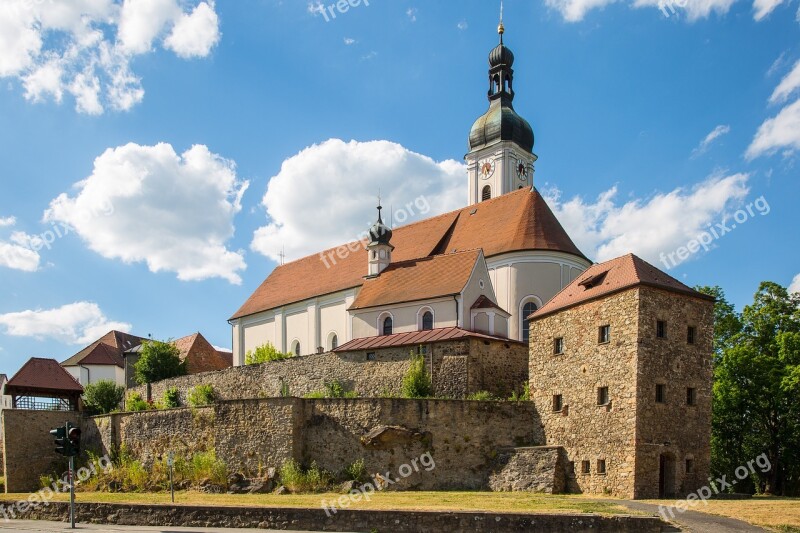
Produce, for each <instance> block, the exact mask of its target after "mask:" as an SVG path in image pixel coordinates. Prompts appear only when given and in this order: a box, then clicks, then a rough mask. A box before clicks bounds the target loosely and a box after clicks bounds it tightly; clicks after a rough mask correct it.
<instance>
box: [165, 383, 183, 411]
mask: <svg viewBox="0 0 800 533" xmlns="http://www.w3.org/2000/svg"><path fill="white" fill-rule="evenodd" d="M161 406H162V407H163V408H164V409H174V408H176V407H180V406H181V400H180V392H178V388H177V387H170V388H168V389H167V390H165V391H164V396H163V397H162V398H161Z"/></svg>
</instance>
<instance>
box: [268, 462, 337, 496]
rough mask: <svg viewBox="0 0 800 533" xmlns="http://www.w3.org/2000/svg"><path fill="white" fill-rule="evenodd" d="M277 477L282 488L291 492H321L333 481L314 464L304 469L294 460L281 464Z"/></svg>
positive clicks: (330, 476) (328, 474) (329, 475)
mask: <svg viewBox="0 0 800 533" xmlns="http://www.w3.org/2000/svg"><path fill="white" fill-rule="evenodd" d="M279 477H280V480H281V483H282V484H283V486H284V487H286V488H287V489H289V490H290V491H291V492H323V491H325V490H326V489H328V488H329V487H330V484H331V482H332V480H333V476H332V475H331V474H330V473H329V472H326V471H324V470H322V469H321V468H320V467H319V466H318V465H317V463H316V462H313V463H311V466H310V467H309V468H308V469H304V468H303V467H302V466H300V464H299V463H297V462H296V461H294V460H289V461H287V462H285V463H283V466H281V469H280V473H279Z"/></svg>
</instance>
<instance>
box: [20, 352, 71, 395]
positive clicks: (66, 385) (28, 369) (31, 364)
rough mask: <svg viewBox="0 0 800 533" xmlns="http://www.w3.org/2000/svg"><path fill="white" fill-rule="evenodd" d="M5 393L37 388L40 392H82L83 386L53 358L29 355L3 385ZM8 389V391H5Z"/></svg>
mask: <svg viewBox="0 0 800 533" xmlns="http://www.w3.org/2000/svg"><path fill="white" fill-rule="evenodd" d="M5 389H6V390H5V391H4V392H5V393H6V394H12V393H13V389H22V390H27V391H30V390H39V391H42V392H54V393H59V392H64V393H82V392H83V387H81V384H80V383H78V381H77V380H76V379H75V378H74V377H72V375H71V374H70V373H69V372H67V371H66V370H64V367H62V366H61V365H59V364H58V361H56V360H55V359H43V358H40V357H31V358H30V359H29V360H28V362H27V363H25V364H24V365H22V368H20V369H19V371H18V372H17V373H16V374H14V377H12V378H11V379H10V380H9V381H8V383H6V385H5ZM6 391H9V392H6Z"/></svg>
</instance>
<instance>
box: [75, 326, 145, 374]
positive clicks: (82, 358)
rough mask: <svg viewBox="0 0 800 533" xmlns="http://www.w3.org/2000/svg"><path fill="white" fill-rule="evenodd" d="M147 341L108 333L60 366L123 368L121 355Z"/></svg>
mask: <svg viewBox="0 0 800 533" xmlns="http://www.w3.org/2000/svg"><path fill="white" fill-rule="evenodd" d="M144 340H147V339H144V338H142V337H137V336H136V335H131V334H129V333H123V332H121V331H109V332H108V333H106V334H105V335H103V336H102V337H100V338H99V339H97V340H96V341H94V342H93V343H92V344H90V345H89V346H87V347H86V348H84V349H82V350H81V351H79V352H78V353H76V354H75V355H73V356H72V357H70V358H69V359H67V360H66V361H64V362H62V363H61V365H62V366H77V365H116V366H118V367H121V368H124V367H125V361H124V360H123V358H122V354H123V353H125V352H127V351H129V350H130V349H131V348H134V347H136V346H139V345H140V344H141V343H142V341H144Z"/></svg>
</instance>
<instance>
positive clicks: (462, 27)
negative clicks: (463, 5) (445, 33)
mask: <svg viewBox="0 0 800 533" xmlns="http://www.w3.org/2000/svg"><path fill="white" fill-rule="evenodd" d="M456 27H457V28H458V29H459V30H461V31H464V30H466V29H467V28H469V24H468V23H467V21H466V20H462V21H460V22H459V23H458V24H456Z"/></svg>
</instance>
